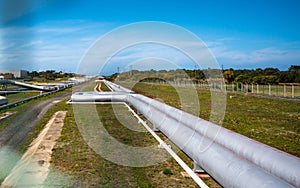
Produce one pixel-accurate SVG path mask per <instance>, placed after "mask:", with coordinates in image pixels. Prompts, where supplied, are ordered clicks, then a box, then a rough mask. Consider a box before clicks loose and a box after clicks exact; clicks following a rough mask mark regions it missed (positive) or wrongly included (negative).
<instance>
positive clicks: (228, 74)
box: [223, 70, 234, 83]
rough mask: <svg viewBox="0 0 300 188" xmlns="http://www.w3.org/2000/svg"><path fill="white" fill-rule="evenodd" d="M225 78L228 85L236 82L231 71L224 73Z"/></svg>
mask: <svg viewBox="0 0 300 188" xmlns="http://www.w3.org/2000/svg"><path fill="white" fill-rule="evenodd" d="M223 74H224V78H225V79H226V80H227V82H228V83H231V82H233V81H234V73H233V71H231V70H226V71H224V73H223Z"/></svg>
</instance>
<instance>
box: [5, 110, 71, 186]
mask: <svg viewBox="0 0 300 188" xmlns="http://www.w3.org/2000/svg"><path fill="white" fill-rule="evenodd" d="M66 113H67V112H66V111H58V112H56V113H55V114H54V115H53V116H52V118H51V119H50V120H49V122H48V123H47V125H46V126H45V127H44V129H43V130H42V131H41V132H40V134H39V135H38V137H37V138H36V139H35V140H34V141H33V142H32V143H31V145H30V147H29V148H28V149H27V151H26V152H25V153H24V155H23V157H22V158H21V160H20V161H19V162H18V163H17V164H16V166H15V167H14V168H13V169H12V171H11V172H10V174H9V175H8V176H7V177H6V178H5V180H4V181H3V183H2V184H1V186H0V187H1V188H6V187H42V186H43V182H44V180H45V179H46V178H47V176H48V173H49V167H50V160H51V154H52V149H53V147H54V145H55V143H56V140H57V139H58V138H59V137H60V135H61V130H62V127H63V125H64V118H65V117H66Z"/></svg>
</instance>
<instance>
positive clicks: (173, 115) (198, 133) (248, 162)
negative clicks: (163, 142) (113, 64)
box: [72, 81, 300, 187]
mask: <svg viewBox="0 0 300 188" xmlns="http://www.w3.org/2000/svg"><path fill="white" fill-rule="evenodd" d="M104 82H105V84H107V85H108V86H109V87H110V88H112V89H113V90H114V91H116V92H113V93H110V94H108V93H107V94H106V95H103V96H101V95H96V96H95V95H94V94H93V93H88V94H87V93H82V94H81V95H80V97H79V95H77V94H76V93H75V94H74V95H73V96H72V100H73V101H79V100H80V101H81V102H83V101H88V100H90V101H91V100H94V101H95V100H98V101H101V100H103V99H105V100H113V101H115V100H116V101H122V100H123V101H124V102H127V103H129V104H131V105H133V106H134V107H135V108H136V109H137V110H138V111H139V112H140V113H142V114H143V115H144V116H145V117H146V118H147V119H148V120H149V121H150V122H151V123H152V124H153V125H154V126H155V127H156V128H157V129H159V130H160V131H161V132H162V133H164V134H165V135H166V136H167V137H168V138H169V139H170V140H171V141H172V142H173V143H174V144H176V145H177V146H178V147H179V148H180V149H182V150H183V151H184V152H185V153H186V154H187V155H188V156H189V157H190V158H192V159H193V160H194V162H196V163H197V164H199V165H200V166H201V168H203V169H204V170H205V171H206V172H207V173H209V174H210V175H211V176H212V177H213V178H214V179H216V180H217V181H218V182H219V183H220V184H221V185H222V186H224V187H300V179H299V177H300V160H299V158H297V157H294V156H292V155H289V154H287V153H284V152H282V151H280V150H277V149H275V148H272V147H270V146H267V145H264V144H262V143H259V142H257V141H255V140H252V139H250V138H248V137H245V136H242V135H240V134H237V133H235V132H233V131H230V130H228V129H225V128H223V127H220V126H218V125H215V124H213V123H211V122H208V121H205V120H203V119H201V118H199V117H196V116H193V115H191V114H188V113H186V112H183V111H181V110H178V109H176V108H173V107H171V106H168V105H166V104H163V103H161V102H159V101H156V100H154V99H150V98H148V97H145V96H143V95H139V94H135V93H133V92H132V91H131V90H129V89H127V88H124V87H121V86H119V85H117V84H114V83H111V82H108V81H104ZM122 95H123V96H122ZM92 96H94V97H92ZM208 129H209V131H207V130H208ZM216 133H217V135H216ZM206 145H207V146H209V147H207V148H206V149H203V148H201V146H206Z"/></svg>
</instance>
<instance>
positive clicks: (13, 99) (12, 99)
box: [5, 91, 40, 103]
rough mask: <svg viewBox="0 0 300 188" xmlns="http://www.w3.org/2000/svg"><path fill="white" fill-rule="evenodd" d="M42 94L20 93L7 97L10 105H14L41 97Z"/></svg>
mask: <svg viewBox="0 0 300 188" xmlns="http://www.w3.org/2000/svg"><path fill="white" fill-rule="evenodd" d="M39 94H40V92H38V91H37V92H19V93H14V94H9V95H6V96H5V97H6V98H7V99H8V103H13V102H17V101H20V100H22V99H25V98H29V97H33V96H37V95H39Z"/></svg>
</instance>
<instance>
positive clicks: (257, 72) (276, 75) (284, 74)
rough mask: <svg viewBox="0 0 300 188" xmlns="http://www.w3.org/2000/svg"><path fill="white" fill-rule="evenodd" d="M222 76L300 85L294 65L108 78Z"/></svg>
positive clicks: (155, 72)
mask: <svg viewBox="0 0 300 188" xmlns="http://www.w3.org/2000/svg"><path fill="white" fill-rule="evenodd" d="M220 75H221V76H222V75H223V77H224V79H225V81H226V82H227V83H244V84H250V83H255V84H279V83H300V66H296V65H292V66H291V67H290V68H289V69H288V70H287V71H280V70H279V69H277V68H265V69H261V68H257V69H252V70H249V69H237V70H234V69H232V68H231V69H225V70H219V69H205V70H198V69H194V70H187V69H176V70H153V69H151V70H147V71H139V70H131V71H128V72H123V73H120V74H119V73H115V74H113V75H111V76H107V77H106V79H108V80H115V79H118V80H119V81H126V80H139V81H143V80H146V81H147V80H149V81H153V80H169V81H183V80H188V79H189V80H192V81H196V82H197V81H199V82H201V81H206V78H207V77H209V78H210V79H218V78H220Z"/></svg>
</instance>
